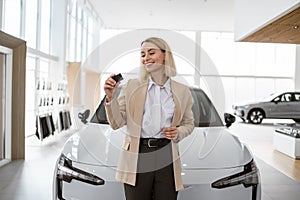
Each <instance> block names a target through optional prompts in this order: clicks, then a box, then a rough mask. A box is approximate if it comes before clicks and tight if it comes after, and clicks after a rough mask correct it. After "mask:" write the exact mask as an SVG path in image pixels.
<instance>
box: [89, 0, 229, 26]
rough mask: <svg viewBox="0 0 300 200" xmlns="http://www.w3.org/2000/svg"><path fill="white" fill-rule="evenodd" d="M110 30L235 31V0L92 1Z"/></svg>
mask: <svg viewBox="0 0 300 200" xmlns="http://www.w3.org/2000/svg"><path fill="white" fill-rule="evenodd" d="M90 2H91V3H92V4H93V5H94V6H95V8H96V10H97V11H98V13H99V14H100V18H101V19H102V22H103V24H104V26H105V27H106V28H114V29H115V28H116V29H168V30H202V31H230V32H233V24H234V0H90Z"/></svg>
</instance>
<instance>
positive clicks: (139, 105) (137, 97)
mask: <svg viewBox="0 0 300 200" xmlns="http://www.w3.org/2000/svg"><path fill="white" fill-rule="evenodd" d="M147 86H148V82H142V83H141V85H140V86H138V87H137V88H135V89H134V90H133V91H132V95H130V97H129V98H130V100H129V102H130V105H131V106H130V107H129V111H130V115H131V116H132V117H133V120H134V121H135V123H137V124H139V125H141V124H142V119H143V114H144V106H145V101H146V94H147Z"/></svg>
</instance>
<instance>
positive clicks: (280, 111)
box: [232, 92, 300, 124]
mask: <svg viewBox="0 0 300 200" xmlns="http://www.w3.org/2000/svg"><path fill="white" fill-rule="evenodd" d="M232 108H233V110H234V114H235V115H237V116H239V117H240V118H241V119H242V120H243V121H244V122H250V123H252V124H260V123H261V122H262V121H263V119H266V118H272V119H293V120H294V121H295V122H297V123H300V92H284V93H276V94H272V95H270V96H268V97H266V98H264V99H263V100H261V101H259V102H255V103H247V104H240V105H233V106H232Z"/></svg>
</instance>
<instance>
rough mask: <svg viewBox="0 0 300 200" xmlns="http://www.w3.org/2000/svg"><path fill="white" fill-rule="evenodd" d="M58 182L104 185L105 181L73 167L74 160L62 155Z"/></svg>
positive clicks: (58, 168) (58, 165) (58, 167)
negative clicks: (74, 181)
mask: <svg viewBox="0 0 300 200" xmlns="http://www.w3.org/2000/svg"><path fill="white" fill-rule="evenodd" d="M56 177H57V179H58V180H62V181H65V182H68V183H70V182H71V181H72V180H73V179H75V180H78V181H82V182H85V183H88V184H92V185H103V184H104V180H103V179H102V178H99V177H97V176H95V175H93V174H90V173H88V172H85V171H82V170H80V169H77V168H75V167H73V166H72V160H70V159H68V158H67V157H66V156H65V155H63V154H62V155H61V156H60V158H59V161H58V163H57V175H56Z"/></svg>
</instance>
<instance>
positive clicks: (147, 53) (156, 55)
mask: <svg viewBox="0 0 300 200" xmlns="http://www.w3.org/2000/svg"><path fill="white" fill-rule="evenodd" d="M164 60H165V53H164V52H162V51H161V50H160V49H159V48H158V47H157V46H156V45H155V44H152V43H150V42H144V43H143V44H142V49H141V62H142V64H143V65H145V68H146V70H147V71H148V72H149V73H152V72H156V71H160V70H163V69H164Z"/></svg>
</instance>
